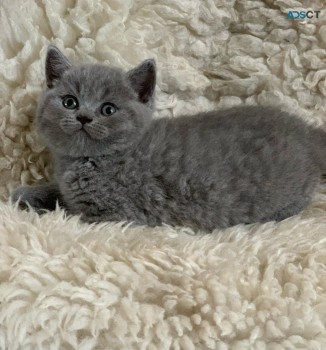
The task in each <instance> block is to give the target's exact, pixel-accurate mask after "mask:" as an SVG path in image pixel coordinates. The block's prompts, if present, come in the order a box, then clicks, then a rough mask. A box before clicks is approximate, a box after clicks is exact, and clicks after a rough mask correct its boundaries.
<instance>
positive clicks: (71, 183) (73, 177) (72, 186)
mask: <svg viewBox="0 0 326 350" xmlns="http://www.w3.org/2000/svg"><path fill="white" fill-rule="evenodd" d="M63 182H64V183H65V185H66V187H67V189H68V190H72V191H77V190H79V189H81V190H82V189H84V188H86V187H87V185H88V182H89V178H88V176H87V175H78V174H77V173H76V172H74V171H71V170H69V171H66V172H65V173H64V174H63Z"/></svg>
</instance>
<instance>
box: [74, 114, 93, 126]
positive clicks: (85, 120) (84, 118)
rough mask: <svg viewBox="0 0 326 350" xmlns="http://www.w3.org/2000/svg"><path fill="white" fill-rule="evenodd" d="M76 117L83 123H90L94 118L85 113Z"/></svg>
mask: <svg viewBox="0 0 326 350" xmlns="http://www.w3.org/2000/svg"><path fill="white" fill-rule="evenodd" d="M76 119H77V120H78V121H79V122H81V123H82V124H86V123H90V122H91V121H92V120H93V119H92V118H90V117H86V116H85V115H79V116H78V117H77V118H76Z"/></svg>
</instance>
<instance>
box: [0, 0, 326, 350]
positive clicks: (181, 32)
mask: <svg viewBox="0 0 326 350" xmlns="http://www.w3.org/2000/svg"><path fill="white" fill-rule="evenodd" d="M323 6H324V8H323ZM290 9H298V10H308V9H310V10H321V11H322V12H321V14H320V15H319V18H318V19H317V18H313V19H310V20H300V21H293V20H289V19H288V18H287V16H286V14H287V11H288V10H290ZM0 39H1V40H0V198H1V200H2V201H3V202H2V203H0V349H1V350H6V349H8V350H15V349H85V350H92V349H153V350H154V349H186V350H192V349H220V350H222V349H223V350H227V349H239V350H240V349H241V350H243V349H259V350H260V349H268V350H276V349H325V348H326V329H325V327H326V187H325V185H321V186H320V187H319V190H318V193H316V196H315V197H314V200H313V202H312V204H311V205H310V206H309V207H308V208H307V209H306V210H305V211H303V212H302V213H301V214H300V215H297V216H295V217H292V218H289V219H287V220H285V221H283V222H281V223H273V222H270V223H266V224H264V225H260V224H255V225H249V226H245V225H238V226H236V227H233V228H230V229H227V230H224V231H218V230H216V231H214V232H213V233H211V234H208V235H205V234H203V233H201V232H198V233H197V235H194V232H192V231H191V230H190V229H188V228H171V227H168V226H163V227H158V228H154V229H153V228H148V227H131V226H128V225H126V224H122V223H106V224H100V225H87V224H83V223H81V222H80V221H79V219H78V217H71V218H67V217H65V215H64V212H63V211H60V210H59V209H58V210H57V211H55V212H52V213H47V214H45V215H43V216H39V215H37V214H35V213H33V212H27V211H18V210H17V209H16V208H15V207H13V206H12V205H10V204H8V203H6V200H7V198H8V194H9V191H11V190H12V189H13V188H15V187H16V186H17V185H19V184H21V183H22V184H36V183H39V182H42V181H45V180H48V179H49V178H50V176H51V169H52V164H51V161H50V159H49V154H48V152H47V151H46V149H45V148H44V145H43V144H42V142H41V140H40V139H39V137H38V135H37V134H36V133H35V131H34V127H33V119H34V115H35V109H36V103H37V98H38V95H39V92H40V90H41V87H42V84H43V81H44V72H43V65H44V56H45V52H46V48H47V45H48V44H49V42H52V43H54V44H56V45H57V46H58V47H59V48H60V49H62V50H63V51H64V52H65V53H66V55H67V56H68V57H69V58H71V59H72V60H73V61H76V62H80V63H88V62H105V63H109V64H113V65H116V66H118V67H121V68H124V69H129V68H131V67H133V66H134V65H136V64H138V63H139V62H140V61H141V60H143V59H146V58H149V57H153V58H155V59H156V61H157V65H158V72H159V76H158V85H157V109H158V111H157V113H156V117H160V116H163V115H170V116H171V117H178V115H180V114H181V113H182V114H183V113H195V112H199V111H205V110H211V109H213V108H221V107H226V106H235V105H239V104H265V105H271V104H272V105H277V106H280V107H281V108H284V109H286V110H288V111H291V112H295V113H297V114H298V116H300V117H302V118H304V119H305V120H307V122H311V123H315V124H318V125H321V126H322V125H323V124H325V123H326V98H325V97H326V51H325V48H326V8H325V4H324V0H310V1H292V0H275V1H272V0H265V1H259V0H257V1H248V0H238V1H234V0H187V1H176V0H138V1H136V0H135V1H132V0H123V1H122V0H107V1H101V0H99V1H89V0H87V1H86V0H78V1H77V0H76V1H75V0H62V1H56V0H44V1H41V0H3V1H1V3H0Z"/></svg>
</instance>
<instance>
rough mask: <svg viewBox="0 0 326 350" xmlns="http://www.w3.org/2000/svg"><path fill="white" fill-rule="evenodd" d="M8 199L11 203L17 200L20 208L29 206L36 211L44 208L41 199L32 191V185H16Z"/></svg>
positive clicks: (23, 208)
mask: <svg viewBox="0 0 326 350" xmlns="http://www.w3.org/2000/svg"><path fill="white" fill-rule="evenodd" d="M10 199H11V201H12V202H13V203H16V202H18V206H19V208H20V209H22V210H25V209H28V207H29V206H31V207H32V208H34V209H35V210H36V211H37V212H41V211H42V209H43V208H44V204H43V202H42V200H41V199H40V198H38V196H37V195H36V194H35V193H34V189H33V187H28V186H22V187H18V188H17V189H16V190H15V191H14V192H13V193H12V194H11V196H10ZM28 205H29V206H28Z"/></svg>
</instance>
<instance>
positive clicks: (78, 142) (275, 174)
mask: <svg viewBox="0 0 326 350" xmlns="http://www.w3.org/2000/svg"><path fill="white" fill-rule="evenodd" d="M155 79H156V68H155V63H154V61H153V60H146V61H144V62H143V63H142V64H141V65H139V66H138V67H136V68H134V69H133V70H131V71H129V72H127V73H124V72H122V71H121V70H120V69H116V68H111V67H107V66H104V65H99V64H95V65H81V66H73V65H72V64H71V63H70V62H69V61H68V59H67V58H66V57H65V56H64V55H63V54H62V53H61V52H60V51H59V50H58V49H57V48H56V47H54V46H50V47H49V49H48V53H47V58H46V82H47V87H46V89H45V91H44V93H43V96H42V98H41V101H40V103H39V109H38V113H37V124H38V128H39V132H40V133H41V134H42V135H43V136H44V138H45V140H46V142H47V144H48V146H49V148H50V150H51V152H52V155H53V158H54V164H55V173H54V181H53V182H52V183H49V184H46V185H42V186H38V187H22V188H19V189H18V190H16V191H15V192H14V194H13V196H12V198H13V200H14V201H17V200H18V199H19V198H20V200H21V201H22V202H29V204H30V205H32V206H33V207H35V208H36V209H37V210H41V209H50V210H51V209H54V207H55V203H56V201H57V200H58V201H59V203H60V204H61V205H62V206H64V207H65V208H66V210H67V212H68V213H70V214H82V218H83V219H84V220H85V221H88V222H99V221H107V220H108V221H121V220H128V221H134V222H136V223H139V224H147V225H151V226H153V225H160V224H161V223H163V222H164V223H168V224H171V225H191V226H193V227H196V228H202V229H206V230H212V229H214V228H224V227H228V226H232V225H236V224H239V223H253V222H265V221H270V220H282V219H284V218H287V217H289V216H292V215H294V214H297V213H298V212H300V211H301V210H302V209H303V208H304V207H306V205H307V204H308V203H309V201H310V199H311V197H312V195H313V192H314V190H315V188H316V185H317V184H318V182H319V179H320V176H321V174H322V173H323V172H325V171H326V134H325V133H324V132H323V131H321V130H318V129H314V128H313V127H309V126H308V125H306V124H305V123H304V122H303V121H301V120H299V119H297V118H295V117H293V116H291V115H289V114H287V113H285V112H282V111H280V110H278V109H274V108H264V107H245V106H244V107H240V108H231V109H227V110H221V111H215V112H209V113H200V114H197V115H192V116H181V117H179V118H161V119H153V118H152V114H153V105H154V103H153V94H154V89H155Z"/></svg>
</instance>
